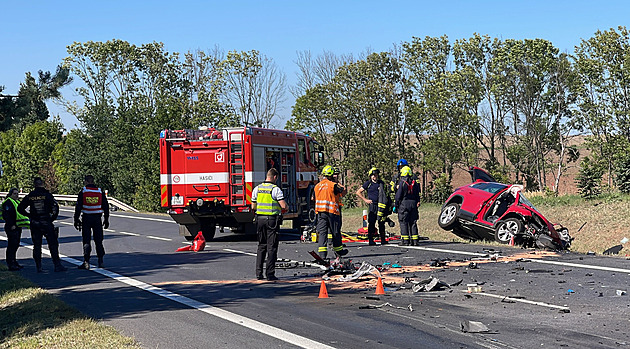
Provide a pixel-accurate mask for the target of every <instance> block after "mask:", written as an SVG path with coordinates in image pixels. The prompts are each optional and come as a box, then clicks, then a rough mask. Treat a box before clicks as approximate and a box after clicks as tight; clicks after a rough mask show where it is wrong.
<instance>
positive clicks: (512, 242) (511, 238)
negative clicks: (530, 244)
mask: <svg viewBox="0 0 630 349" xmlns="http://www.w3.org/2000/svg"><path fill="white" fill-rule="evenodd" d="M509 245H510V246H514V235H512V236H511V237H510V243H509Z"/></svg>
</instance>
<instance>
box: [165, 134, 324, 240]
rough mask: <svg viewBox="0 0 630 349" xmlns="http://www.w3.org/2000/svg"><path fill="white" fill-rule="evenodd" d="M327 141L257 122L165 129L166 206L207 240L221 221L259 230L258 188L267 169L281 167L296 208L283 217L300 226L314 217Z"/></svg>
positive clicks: (187, 232)
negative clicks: (254, 197) (256, 214)
mask: <svg viewBox="0 0 630 349" xmlns="http://www.w3.org/2000/svg"><path fill="white" fill-rule="evenodd" d="M321 150H322V149H321V147H320V146H319V145H318V144H317V142H316V141H315V140H313V139H312V138H311V137H309V136H308V135H305V134H302V133H299V132H291V131H284V130H273V129H265V128H257V127H238V128H224V129H215V128H207V129H206V128H202V129H199V130H177V131H173V130H164V131H162V132H161V133H160V184H161V190H162V196H161V199H162V207H166V208H168V213H169V215H170V216H171V217H172V218H173V219H174V220H175V222H177V223H178V224H179V233H180V235H183V236H184V237H186V238H187V239H192V238H193V237H194V236H195V235H196V234H197V232H198V231H202V232H203V234H204V237H205V238H206V240H211V239H212V238H213V237H214V234H215V231H216V227H217V226H220V227H229V228H231V230H232V231H234V232H237V233H243V232H253V231H255V228H254V226H253V223H252V221H253V218H254V213H253V212H252V211H251V208H250V205H251V195H252V189H253V188H254V187H256V186H257V185H258V184H260V183H262V182H263V181H264V180H265V175H266V172H267V171H268V170H269V169H270V168H272V167H273V168H275V169H277V170H278V173H280V175H279V177H280V178H278V183H277V185H278V186H279V187H280V188H282V191H283V192H284V196H285V200H286V202H287V204H288V206H289V212H288V213H285V214H284V216H283V217H284V219H291V220H293V227H294V228H298V227H300V226H302V225H304V224H308V223H309V222H312V221H314V219H315V211H314V206H315V203H314V202H312V200H311V196H312V191H313V188H314V186H315V184H316V183H317V181H318V177H317V176H318V173H317V167H319V166H321V164H322V163H323V153H322V151H321Z"/></svg>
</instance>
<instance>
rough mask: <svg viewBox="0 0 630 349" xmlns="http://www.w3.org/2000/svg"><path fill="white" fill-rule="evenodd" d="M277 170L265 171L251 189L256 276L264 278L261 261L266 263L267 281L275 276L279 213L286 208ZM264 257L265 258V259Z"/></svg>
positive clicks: (260, 278) (259, 278)
mask: <svg viewBox="0 0 630 349" xmlns="http://www.w3.org/2000/svg"><path fill="white" fill-rule="evenodd" d="M277 180H278V170H276V169H275V168H273V167H272V168H271V169H269V171H267V177H266V179H265V181H264V182H263V183H262V184H259V185H258V186H256V188H254V190H253V191H252V210H254V211H255V212H256V231H257V233H258V252H257V254H256V278H257V279H258V280H262V279H264V276H263V263H266V275H267V280H268V281H275V280H278V278H277V277H276V260H277V258H278V242H279V240H278V232H279V231H280V224H282V220H281V214H282V212H286V211H287V209H288V206H287V203H286V201H285V200H284V194H283V193H282V189H280V187H278V186H277V185H276V181H277ZM265 258H266V259H267V260H266V261H265Z"/></svg>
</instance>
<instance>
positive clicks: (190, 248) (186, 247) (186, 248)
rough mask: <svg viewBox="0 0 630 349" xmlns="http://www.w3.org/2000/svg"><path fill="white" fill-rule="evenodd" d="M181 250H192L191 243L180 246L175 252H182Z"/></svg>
mask: <svg viewBox="0 0 630 349" xmlns="http://www.w3.org/2000/svg"><path fill="white" fill-rule="evenodd" d="M182 251H192V245H190V246H184V247H180V248H178V249H177V250H175V252H182Z"/></svg>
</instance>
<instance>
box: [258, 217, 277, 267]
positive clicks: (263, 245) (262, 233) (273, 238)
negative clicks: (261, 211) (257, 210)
mask: <svg viewBox="0 0 630 349" xmlns="http://www.w3.org/2000/svg"><path fill="white" fill-rule="evenodd" d="M256 231H257V233H258V252H257V253H256V276H257V277H261V276H262V275H263V263H265V258H266V259H267V260H266V263H267V265H266V275H267V278H269V277H270V276H276V260H277V259H278V242H279V240H278V232H279V231H280V217H279V216H278V215H272V216H266V215H257V216H256Z"/></svg>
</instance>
